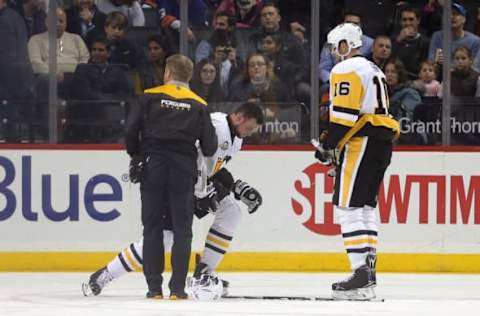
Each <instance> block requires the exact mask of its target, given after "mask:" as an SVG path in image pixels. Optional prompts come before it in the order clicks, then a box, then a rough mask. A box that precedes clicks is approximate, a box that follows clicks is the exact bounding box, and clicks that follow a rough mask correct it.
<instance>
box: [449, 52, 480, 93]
mask: <svg viewBox="0 0 480 316" xmlns="http://www.w3.org/2000/svg"><path fill="white" fill-rule="evenodd" d="M472 64H473V55H472V52H471V51H470V50H469V49H468V48H466V47H458V48H457V49H455V51H454V52H453V69H452V79H451V91H452V95H453V96H457V97H478V96H480V74H479V73H478V72H477V71H475V70H474V69H473V68H472Z"/></svg>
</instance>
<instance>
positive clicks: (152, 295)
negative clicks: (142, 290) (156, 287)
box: [146, 291, 163, 300]
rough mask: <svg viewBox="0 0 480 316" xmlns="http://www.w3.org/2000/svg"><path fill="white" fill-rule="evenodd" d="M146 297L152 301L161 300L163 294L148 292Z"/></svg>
mask: <svg viewBox="0 0 480 316" xmlns="http://www.w3.org/2000/svg"><path fill="white" fill-rule="evenodd" d="M146 297H147V298H150V299H154V300H161V299H162V298H163V293H162V292H161V291H160V292H157V291H148V292H147V295H146Z"/></svg>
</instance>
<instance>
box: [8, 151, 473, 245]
mask: <svg viewBox="0 0 480 316" xmlns="http://www.w3.org/2000/svg"><path fill="white" fill-rule="evenodd" d="M479 163H480V152H426V151H421V152H415V151H395V152H394V154H393V158H392V164H391V166H390V167H389V169H388V171H387V174H386V176H385V179H384V182H383V184H382V185H381V187H380V194H379V198H378V206H377V209H376V212H377V215H378V218H379V222H380V225H379V241H380V244H379V250H380V251H382V252H389V253H478V252H479V247H478V245H479V243H480V230H479V228H480V175H479V174H478V171H477V170H478V165H479ZM127 167H128V156H127V155H126V154H125V152H124V151H123V150H54V149H52V150H2V151H0V251H78V250H81V251H116V250H118V249H119V247H122V246H124V245H125V244H126V243H129V242H132V241H136V240H138V239H139V238H140V237H141V231H142V230H141V223H140V197H139V192H138V191H139V190H138V185H133V184H131V183H130V182H128V177H127V174H126V172H127V170H128V169H127ZM226 167H227V169H229V170H230V171H231V172H232V174H233V176H234V178H235V179H242V180H244V181H247V182H248V183H249V184H250V185H252V186H253V187H255V188H256V189H257V190H259V191H260V193H261V194H262V196H263V202H264V203H263V205H262V206H261V207H260V209H259V210H258V211H257V212H256V213H254V214H248V212H247V211H246V210H245V211H244V213H243V219H242V223H241V225H240V227H239V229H238V233H237V234H236V236H235V238H234V240H233V243H232V245H231V251H232V252H235V251H247V252H255V251H258V252H338V253H343V242H342V240H341V237H340V227H339V225H338V224H337V223H336V220H335V216H334V212H333V206H332V204H331V198H332V194H333V182H334V178H332V177H331V176H330V175H329V174H330V172H329V171H330V170H329V167H325V166H323V165H320V164H318V163H316V161H315V159H314V158H313V151H309V150H308V151H307V150H298V151H297V150H289V151H277V150H255V149H254V150H245V151H242V152H240V153H239V155H238V156H237V157H235V158H234V159H232V161H231V162H229V163H228V164H227V166H226ZM239 203H241V202H239ZM208 217H209V218H207V219H203V220H201V221H195V224H194V245H193V248H194V249H201V248H203V241H204V239H203V238H204V236H205V234H206V232H207V231H208V227H209V224H210V223H211V220H212V216H208Z"/></svg>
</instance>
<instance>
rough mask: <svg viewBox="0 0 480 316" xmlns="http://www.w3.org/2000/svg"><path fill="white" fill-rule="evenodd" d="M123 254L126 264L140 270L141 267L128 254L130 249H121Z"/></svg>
mask: <svg viewBox="0 0 480 316" xmlns="http://www.w3.org/2000/svg"><path fill="white" fill-rule="evenodd" d="M123 254H124V255H125V258H126V259H127V261H128V264H129V265H130V266H131V267H133V269H134V270H140V269H141V267H140V266H139V265H138V264H137V263H136V262H135V260H134V259H133V258H132V256H131V255H130V251H129V249H128V248H125V249H124V250H123Z"/></svg>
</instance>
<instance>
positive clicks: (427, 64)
mask: <svg viewBox="0 0 480 316" xmlns="http://www.w3.org/2000/svg"><path fill="white" fill-rule="evenodd" d="M412 86H413V87H414V88H415V89H417V90H418V91H419V92H420V94H421V95H422V96H424V97H440V96H441V89H442V85H441V83H440V82H438V80H437V69H436V66H435V64H434V63H432V62H431V61H428V60H425V61H423V62H422V63H421V64H420V72H419V73H418V79H417V80H415V81H414V82H413V84H412Z"/></svg>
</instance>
